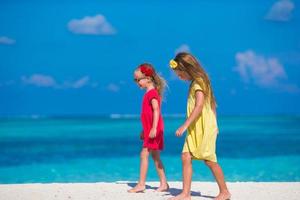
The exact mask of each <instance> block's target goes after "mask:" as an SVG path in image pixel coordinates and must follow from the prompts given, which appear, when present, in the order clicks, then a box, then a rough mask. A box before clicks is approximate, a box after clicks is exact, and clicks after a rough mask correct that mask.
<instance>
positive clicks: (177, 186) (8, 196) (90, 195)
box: [0, 181, 300, 200]
mask: <svg viewBox="0 0 300 200" xmlns="http://www.w3.org/2000/svg"><path fill="white" fill-rule="evenodd" d="M135 184H136V183H135V182H131V181H117V182H96V183H28V184H27V183H25V184H0V200H19V199H20V200H21V199H22V200H43V199H47V200H50V199H55V200H70V199H73V200H74V199H76V200H81V199H82V200H86V199H88V200H116V199H124V200H135V199H143V200H159V199H168V198H170V197H172V196H174V195H177V194H179V193H180V192H181V188H182V182H175V181H174V182H169V185H170V190H169V191H168V192H162V193H158V192H155V189H156V188H157V187H158V185H159V182H147V183H146V185H147V186H146V190H145V192H143V193H137V194H132V193H128V192H127V190H128V189H130V188H131V187H133V186H134V185H135ZM227 184H228V188H229V190H230V192H231V194H232V198H231V199H241V200H248V199H249V200H250V199H251V200H253V199H255V200H263V199H272V200H281V199H289V200H293V199H295V200H296V199H300V182H227ZM217 193H218V187H217V184H216V183H215V182H192V191H191V194H192V199H193V200H205V199H206V200H209V199H213V198H214V197H215V196H216V195H217Z"/></svg>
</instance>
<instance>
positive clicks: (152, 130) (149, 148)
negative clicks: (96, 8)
mask: <svg viewBox="0 0 300 200" xmlns="http://www.w3.org/2000/svg"><path fill="white" fill-rule="evenodd" d="M134 81H135V82H136V83H137V84H138V86H139V87H140V88H142V89H145V90H146V93H145V95H144V98H143V103H142V112H141V121H142V126H143V131H142V132H141V135H140V138H141V140H143V148H142V151H141V154H140V158H141V163H140V179H139V182H138V184H137V185H136V186H135V187H134V188H132V189H130V190H128V192H133V193H136V192H143V191H144V190H145V189H146V185H145V182H146V175H147V170H148V157H149V154H151V156H152V158H153V160H154V163H155V167H156V170H157V173H158V176H159V179H160V186H159V187H158V188H157V190H156V191H158V192H163V191H167V190H168V189H169V185H168V183H167V180H166V175H165V170H164V166H163V163H162V161H161V159H160V151H161V150H162V149H163V147H164V124H163V118H162V115H161V99H162V94H163V90H164V87H165V85H166V84H165V80H164V79H163V78H162V77H160V76H159V75H158V74H157V73H156V72H155V69H154V68H153V67H152V65H151V64H148V63H144V64H141V65H140V66H139V67H138V68H137V69H136V70H135V71H134Z"/></svg>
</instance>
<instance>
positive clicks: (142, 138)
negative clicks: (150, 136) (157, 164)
mask: <svg viewBox="0 0 300 200" xmlns="http://www.w3.org/2000/svg"><path fill="white" fill-rule="evenodd" d="M140 139H141V140H144V132H143V131H141V134H140Z"/></svg>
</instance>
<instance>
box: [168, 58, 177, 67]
mask: <svg viewBox="0 0 300 200" xmlns="http://www.w3.org/2000/svg"><path fill="white" fill-rule="evenodd" d="M177 66H178V64H177V62H176V61H175V60H173V59H172V60H170V67H171V68H172V69H175V68H176V67H177Z"/></svg>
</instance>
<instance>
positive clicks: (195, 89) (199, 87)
mask: <svg viewBox="0 0 300 200" xmlns="http://www.w3.org/2000/svg"><path fill="white" fill-rule="evenodd" d="M198 90H200V91H203V89H202V87H201V86H200V85H199V83H197V82H193V84H192V88H191V92H192V93H193V94H195V93H196V91H198Z"/></svg>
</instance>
